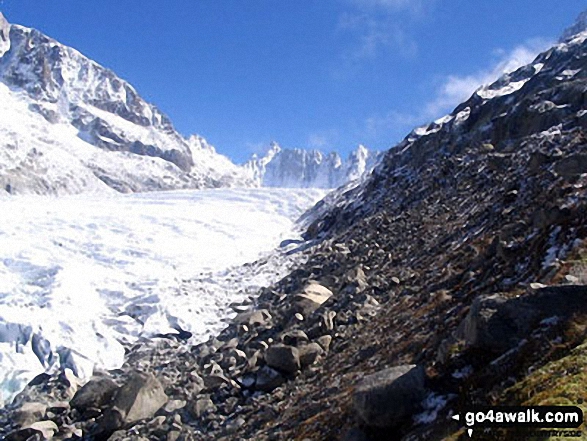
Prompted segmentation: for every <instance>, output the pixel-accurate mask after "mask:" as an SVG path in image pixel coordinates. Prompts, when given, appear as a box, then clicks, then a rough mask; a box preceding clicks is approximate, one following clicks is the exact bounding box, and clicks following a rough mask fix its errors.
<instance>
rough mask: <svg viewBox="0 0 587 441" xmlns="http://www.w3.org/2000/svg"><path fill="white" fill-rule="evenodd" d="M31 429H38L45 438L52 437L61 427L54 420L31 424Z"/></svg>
mask: <svg viewBox="0 0 587 441" xmlns="http://www.w3.org/2000/svg"><path fill="white" fill-rule="evenodd" d="M29 429H33V430H36V431H38V432H40V433H41V435H42V437H43V438H44V439H47V440H49V439H51V438H53V435H55V434H56V433H57V432H58V431H59V427H57V424H55V423H54V422H53V421H38V422H36V423H33V424H31V425H30V426H29Z"/></svg>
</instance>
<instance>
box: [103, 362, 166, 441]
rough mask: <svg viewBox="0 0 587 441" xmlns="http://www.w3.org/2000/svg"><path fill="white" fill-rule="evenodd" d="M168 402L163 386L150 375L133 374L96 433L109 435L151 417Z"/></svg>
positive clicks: (120, 390)
mask: <svg viewBox="0 0 587 441" xmlns="http://www.w3.org/2000/svg"><path fill="white" fill-rule="evenodd" d="M167 401H168V397H167V395H166V394H165V391H164V390H163V386H162V385H161V383H160V382H159V380H157V378H155V377H154V376H153V375H152V374H145V373H142V372H134V373H132V374H131V376H130V379H129V380H128V381H127V383H126V384H125V385H124V386H122V387H121V388H120V389H119V390H118V392H117V393H116V396H115V397H114V400H113V401H112V406H111V407H110V408H109V409H108V410H107V411H106V412H105V413H104V418H103V419H102V420H101V422H100V424H99V426H98V429H97V431H98V433H111V432H114V431H115V430H117V429H120V428H122V427H126V426H130V425H132V424H133V423H136V422H137V421H140V420H143V419H146V418H149V417H152V416H153V415H155V413H156V412H157V411H158V410H159V409H161V408H162V407H163V406H164V405H165V404H166V403H167Z"/></svg>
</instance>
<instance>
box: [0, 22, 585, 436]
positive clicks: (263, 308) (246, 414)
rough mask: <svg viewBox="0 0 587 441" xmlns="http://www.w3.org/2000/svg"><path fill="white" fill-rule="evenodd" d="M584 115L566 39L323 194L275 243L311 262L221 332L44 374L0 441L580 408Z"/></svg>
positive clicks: (276, 428)
mask: <svg viewBox="0 0 587 441" xmlns="http://www.w3.org/2000/svg"><path fill="white" fill-rule="evenodd" d="M586 108H587V33H580V34H575V35H573V36H569V37H568V38H567V39H566V40H565V42H564V43H561V44H559V45H557V46H555V47H553V48H552V49H550V50H548V51H546V52H545V53H543V54H541V55H539V56H538V57H537V59H536V60H535V61H534V62H533V63H532V64H530V65H528V66H525V67H522V68H521V69H519V70H517V71H515V72H513V73H511V74H508V75H506V76H504V77H503V78H501V79H499V80H498V81H497V82H495V83H494V84H492V85H489V86H486V87H483V88H481V89H479V90H478V91H477V92H476V93H475V94H474V95H473V96H472V97H471V98H470V99H469V100H467V101H466V102H464V103H463V104H461V105H460V106H458V107H457V108H456V109H455V111H454V112H453V113H452V114H451V115H448V116H447V117H445V118H443V119H441V120H439V121H437V122H435V123H432V124H430V125H428V126H427V127H423V128H420V129H418V130H416V131H414V132H413V133H411V134H410V135H409V136H408V137H407V138H406V139H405V140H404V141H403V142H402V143H400V144H399V145H398V146H397V147H396V148H394V149H393V150H391V151H390V152H388V153H387V154H386V156H385V157H384V158H383V161H382V162H381V163H380V164H379V165H378V166H377V167H376V169H375V170H374V172H373V174H372V175H371V176H370V177H369V179H367V180H366V181H365V182H363V183H360V184H358V185H355V186H354V187H348V186H347V187H345V188H342V189H340V190H338V191H337V193H336V194H334V195H332V197H331V198H329V199H328V200H327V201H325V202H324V203H323V204H321V205H320V206H317V207H316V208H315V209H314V211H313V212H312V213H310V214H309V215H308V216H307V217H306V221H307V223H308V228H307V233H306V238H307V242H306V243H304V244H284V246H290V247H292V248H291V250H290V251H289V252H292V253H293V252H303V253H307V254H308V261H307V263H306V264H305V265H303V266H302V267H300V268H298V269H297V270H295V271H293V272H292V273H291V274H289V275H288V276H287V277H285V278H284V279H282V280H281V281H280V282H279V283H277V284H276V285H274V286H272V287H269V288H267V289H264V290H262V292H261V293H260V294H259V296H258V297H257V298H255V299H252V300H251V302H246V303H245V304H239V305H233V308H234V309H235V310H236V311H239V315H238V316H237V318H236V319H235V320H234V322H232V323H231V324H230V325H229V326H228V327H227V328H226V329H225V330H224V331H223V332H222V333H221V334H220V335H218V336H217V338H214V339H211V340H210V341H209V342H207V343H204V344H200V345H197V346H193V347H192V346H190V345H187V344H183V343H182V342H180V341H175V340H166V339H162V340H160V341H158V342H150V343H145V344H142V345H141V344H138V345H136V346H135V347H133V348H131V349H130V350H129V353H128V354H127V364H126V365H125V367H124V368H123V369H122V370H120V371H116V372H110V373H97V375H96V377H95V378H94V379H93V380H92V381H91V382H90V383H88V384H87V385H86V386H84V387H83V388H81V389H79V390H78V391H77V392H76V390H77V389H78V386H77V385H76V384H75V379H74V378H72V377H71V375H69V373H65V374H63V375H61V377H59V376H54V377H42V378H38V379H37V380H35V381H34V382H33V384H31V386H30V387H29V388H28V389H27V390H26V391H25V392H24V393H23V394H21V395H20V396H19V397H18V398H17V399H16V400H15V402H14V403H13V405H12V406H11V407H9V408H7V409H5V410H4V411H3V413H2V418H3V421H4V426H5V429H4V430H5V432H8V431H10V430H15V431H13V432H11V433H12V434H11V435H9V437H8V439H23V437H24V436H25V435H30V434H39V436H41V435H42V434H43V433H47V434H49V433H50V434H51V435H56V437H57V438H58V439H64V438H67V437H80V436H82V435H83V436H87V437H89V438H94V439H110V440H123V439H124V440H126V439H139V438H140V439H145V438H147V439H165V440H177V439H182V440H183V439H186V440H187V439H202V440H204V439H225V440H232V439H255V440H282V439H283V440H340V439H342V440H345V441H357V440H363V441H365V440H367V441H368V440H386V439H387V440H406V441H407V440H440V439H449V440H456V439H463V440H464V439H469V438H468V435H467V434H466V431H465V430H464V428H463V426H462V424H461V423H459V422H456V421H454V420H452V419H451V416H452V415H454V414H455V413H458V412H460V411H461V410H462V408H463V406H467V405H472V404H483V405H490V404H502V405H505V404H507V405H513V404H525V405H539V404H546V403H549V404H576V405H580V406H581V407H582V409H583V410H587V408H586V407H585V403H584V401H583V400H584V397H585V396H587V395H586V394H587V388H586V386H585V384H587V382H586V380H587V379H586V378H585V369H586V368H587V356H586V349H585V347H586V345H587V315H586V313H587V310H586V309H587V308H586V306H585V305H586V303H585V295H587V285H586V282H587V279H586V277H585V274H586V273H585V268H586V265H585V262H586V256H587V244H586V242H585V240H586V238H587V227H586V225H587V195H586V192H585V189H586V188H587V110H586ZM74 394H75V395H74ZM72 397H73V399H71V398H72ZM139 403H143V405H142V406H139ZM137 408H141V409H145V410H144V412H142V413H141V412H139V411H138V410H137ZM23 421H26V423H23ZM40 421H44V422H40ZM9 422H10V423H9ZM32 424H33V425H34V424H37V425H38V426H36V427H35V426H33V425H32ZM17 427H21V428H20V429H18V430H19V431H16V430H17ZM43 431H45V432H43ZM19 437H20V438H19ZM498 437H501V439H512V437H513V434H509V433H496V432H495V431H493V432H488V433H487V432H483V431H478V433H476V434H475V438H476V439H496V438H498ZM545 438H548V436H546V435H545Z"/></svg>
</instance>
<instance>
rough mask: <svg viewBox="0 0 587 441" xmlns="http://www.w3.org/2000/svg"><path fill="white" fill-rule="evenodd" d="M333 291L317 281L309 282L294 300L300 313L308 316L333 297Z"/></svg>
mask: <svg viewBox="0 0 587 441" xmlns="http://www.w3.org/2000/svg"><path fill="white" fill-rule="evenodd" d="M332 295H333V294H332V291H330V290H329V289H328V288H326V287H325V286H322V285H320V284H319V283H316V282H310V283H308V284H307V285H306V286H305V287H304V289H303V290H302V292H300V293H299V294H296V295H295V298H294V301H295V304H296V307H297V308H298V311H297V312H299V313H302V314H303V315H304V316H308V315H309V314H311V313H312V312H314V311H315V310H316V309H318V308H319V307H320V306H321V305H322V304H323V303H324V302H326V301H327V300H328V299H329V298H330V297H332Z"/></svg>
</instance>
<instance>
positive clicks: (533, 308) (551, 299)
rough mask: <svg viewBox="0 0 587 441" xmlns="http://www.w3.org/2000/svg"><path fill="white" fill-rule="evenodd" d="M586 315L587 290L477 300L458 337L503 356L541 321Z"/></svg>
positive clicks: (547, 290)
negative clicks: (503, 353)
mask: <svg viewBox="0 0 587 441" xmlns="http://www.w3.org/2000/svg"><path fill="white" fill-rule="evenodd" d="M585 311H587V286H583V285H579V286H575V285H563V286H552V287H547V288H542V289H539V290H538V291H537V292H536V293H534V294H532V295H528V296H524V297H518V298H513V299H508V298H506V297H504V296H503V295H499V294H492V295H486V296H479V297H478V298H476V299H475V300H474V301H473V304H472V305H471V309H470V310H469V313H468V314H467V316H466V317H465V319H464V321H463V323H462V324H461V326H460V328H459V336H461V337H462V338H463V339H464V340H465V342H466V343H467V344H468V345H470V346H472V347H475V348H478V349H483V350H486V351H493V352H497V353H502V352H505V351H507V350H508V349H511V348H513V347H514V346H515V345H516V344H517V343H518V342H520V341H521V340H522V339H524V338H526V337H528V336H529V335H530V333H531V331H533V330H534V329H535V328H536V327H537V326H538V324H539V323H540V321H542V320H544V319H548V318H556V319H557V320H562V319H568V318H569V317H570V316H571V315H573V314H580V313H584V312H585Z"/></svg>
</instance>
